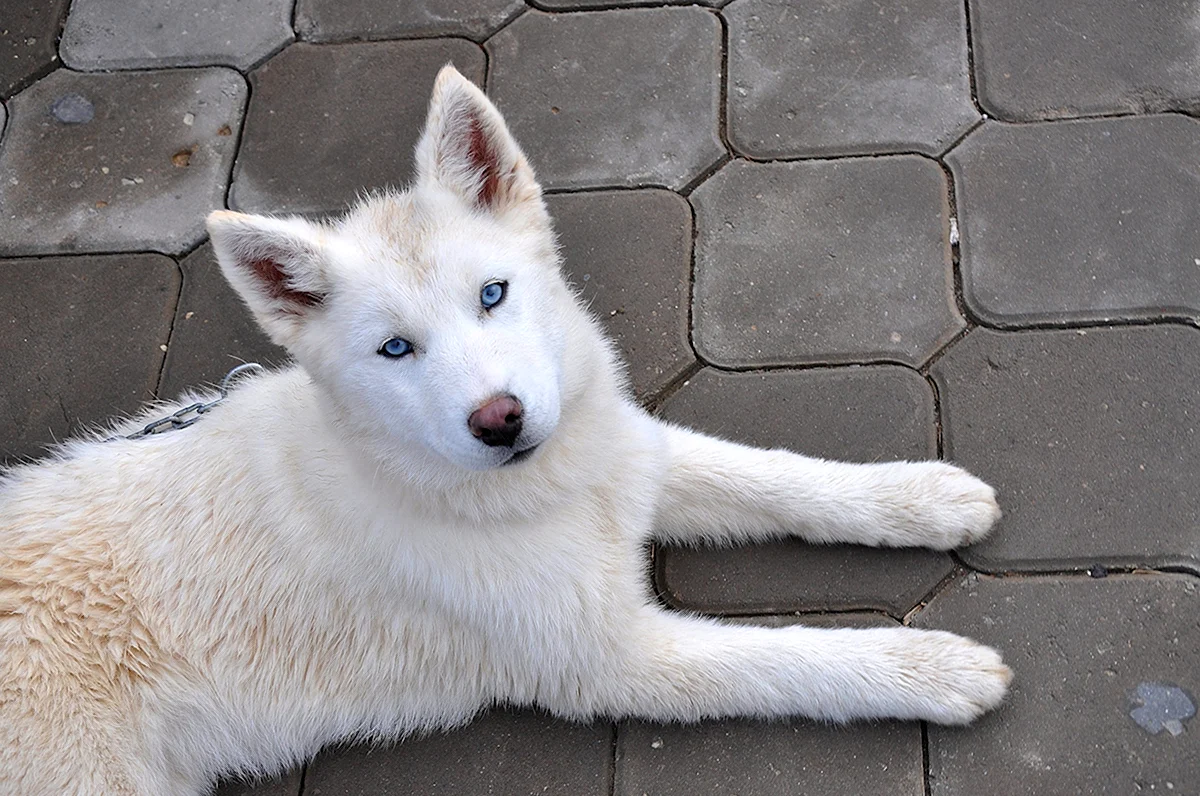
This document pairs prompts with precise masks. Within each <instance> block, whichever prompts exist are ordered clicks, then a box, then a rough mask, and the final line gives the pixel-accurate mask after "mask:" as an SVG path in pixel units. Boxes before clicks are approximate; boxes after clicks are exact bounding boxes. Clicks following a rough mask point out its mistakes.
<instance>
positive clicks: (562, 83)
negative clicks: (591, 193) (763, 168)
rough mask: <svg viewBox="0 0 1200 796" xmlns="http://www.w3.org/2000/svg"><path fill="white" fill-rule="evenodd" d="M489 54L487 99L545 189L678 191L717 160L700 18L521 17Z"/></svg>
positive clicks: (716, 94) (715, 57)
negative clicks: (493, 101) (496, 107)
mask: <svg viewBox="0 0 1200 796" xmlns="http://www.w3.org/2000/svg"><path fill="white" fill-rule="evenodd" d="M487 49H488V53H489V54H490V68H489V75H488V89H489V92H490V93H491V95H492V96H493V97H494V98H495V99H496V101H497V104H498V105H499V106H500V110H501V111H502V112H503V113H504V116H505V118H506V119H507V120H508V123H509V126H510V127H511V128H512V131H513V133H514V134H515V135H516V137H517V140H519V141H520V142H521V145H522V147H524V149H525V151H526V152H527V153H528V154H529V156H530V159H531V160H532V161H533V163H534V167H535V168H536V169H537V171H538V176H539V177H540V178H541V180H542V181H543V183H545V184H546V185H547V186H548V187H554V188H589V187H603V186H636V185H661V186H666V187H668V188H676V189H678V188H682V187H683V186H685V185H687V184H688V183H689V182H690V181H692V180H693V179H694V178H696V177H698V176H700V175H701V174H702V173H703V172H704V171H705V170H706V169H708V168H710V167H711V166H712V165H713V164H715V163H717V162H719V160H720V159H721V158H722V157H723V156H724V147H723V146H722V144H721V139H720V136H719V135H718V133H717V117H718V112H719V105H720V93H721V92H720V80H719V75H720V71H721V66H720V57H721V25H720V22H719V21H718V20H717V18H716V16H715V15H714V14H712V13H710V12H708V11H704V10H702V9H700V8H696V7H690V8H652V9H645V8H636V9H619V10H614V11H590V12H585V13H578V14H543V13H541V12H536V11H530V12H527V13H526V14H524V15H523V16H522V17H521V18H520V19H518V20H517V21H516V22H514V23H513V24H512V25H510V26H509V27H507V28H505V29H504V30H502V31H500V33H498V34H496V36H494V37H493V38H492V39H491V40H489V41H488V43H487Z"/></svg>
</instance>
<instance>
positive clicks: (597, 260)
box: [547, 189, 695, 397]
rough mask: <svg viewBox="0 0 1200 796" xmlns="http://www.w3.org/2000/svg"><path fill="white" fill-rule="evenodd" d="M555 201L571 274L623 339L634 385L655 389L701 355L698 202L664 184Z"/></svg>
mask: <svg viewBox="0 0 1200 796" xmlns="http://www.w3.org/2000/svg"><path fill="white" fill-rule="evenodd" d="M547 204H548V205H549V207H550V213H551V215H553V216H554V221H555V228H556V229H557V231H558V237H559V243H560V244H561V246H562V253H563V257H564V260H565V271H566V274H567V276H568V277H569V278H570V279H571V281H572V282H573V283H574V284H575V285H576V286H577V287H578V288H580V293H581V295H582V296H583V297H584V299H586V300H587V301H588V304H589V306H590V307H591V309H592V312H594V313H595V314H596V315H597V316H598V317H599V318H600V320H601V321H602V322H603V323H604V327H605V330H606V331H607V332H608V334H609V335H611V336H612V337H613V339H614V340H616V342H617V346H618V347H619V348H620V350H621V353H622V354H623V355H624V357H625V361H626V362H627V363H628V364H629V376H630V380H631V382H632V384H633V388H634V391H635V392H636V393H637V394H638V395H639V396H641V397H645V396H647V395H649V394H652V393H653V392H655V391H656V390H658V389H660V388H662V387H663V386H665V385H666V383H667V382H669V381H670V380H671V379H673V378H675V377H676V376H678V375H679V374H681V373H682V372H683V371H684V370H686V369H687V367H688V366H689V365H691V364H692V362H694V361H695V358H694V357H693V356H692V347H691V344H690V343H689V342H688V306H687V302H688V283H689V281H690V277H691V271H692V211H691V208H690V207H688V204H687V202H686V201H685V200H684V199H682V198H681V197H680V196H678V195H677V194H673V193H671V192H669V191H663V190H657V189H648V190H642V191H603V192H588V193H579V194H559V195H555V196H549V197H547Z"/></svg>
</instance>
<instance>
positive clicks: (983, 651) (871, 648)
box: [597, 608, 1012, 724]
mask: <svg viewBox="0 0 1200 796" xmlns="http://www.w3.org/2000/svg"><path fill="white" fill-rule="evenodd" d="M647 611H648V612H649V613H650V615H649V616H647V617H646V618H645V621H644V622H642V623H639V627H638V628H637V630H636V631H635V632H637V638H636V639H634V640H633V642H632V643H631V644H630V645H629V647H628V648H627V651H628V652H629V653H631V654H630V655H629V658H628V659H627V661H628V662H627V663H626V664H624V665H623V666H622V676H620V677H613V678H606V681H605V685H604V686H603V687H604V688H605V689H610V693H609V694H608V698H607V699H605V700H603V703H602V704H601V705H598V706H597V707H598V708H599V711H597V712H608V713H616V714H618V715H626V716H635V717H640V718H645V719H651V720H655V721H680V720H683V721H694V720H698V719H701V718H723V717H730V716H753V717H780V716H807V717H811V718H816V719H827V720H832V721H850V720H853V719H875V718H899V719H924V720H928V721H933V722H937V723H940V724H965V723H968V722H970V721H972V720H973V719H975V718H977V717H978V716H979V715H981V714H982V713H984V712H986V711H988V710H991V709H992V708H994V707H996V706H997V705H998V704H1000V702H1001V701H1002V700H1003V698H1004V694H1005V692H1006V690H1007V687H1008V683H1009V682H1010V681H1011V679H1012V673H1011V672H1010V671H1009V669H1008V668H1007V667H1006V666H1005V665H1004V664H1003V662H1002V661H1001V659H1000V655H999V654H998V653H997V652H996V651H995V650H992V649H991V648H989V647H985V646H983V645H981V644H978V643H976V642H974V641H971V640H970V639H966V638H962V637H961V636H955V635H953V634H950V633H944V632H940V631H924V630H913V629H909V628H880V629H867V630H857V629H853V630H852V629H832V630H830V629H817V628H808V627H785V628H763V627H752V626H739V625H732V624H726V623H723V622H721V621H720V620H709V619H703V618H700V617H694V616H687V615H683V614H674V613H670V612H665V611H660V610H657V609H650V608H648V609H647Z"/></svg>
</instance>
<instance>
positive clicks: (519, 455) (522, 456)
mask: <svg viewBox="0 0 1200 796" xmlns="http://www.w3.org/2000/svg"><path fill="white" fill-rule="evenodd" d="M540 445H541V443H540V442H539V443H537V444H536V445H530V446H529V447H528V448H526V449H525V450H521V451H517V452H516V453H514V454H513V455H512V456H510V457H508V461H506V462H505V463H504V464H503V465H502V466H504V467H507V466H508V465H510V464H519V463H521V462H523V461H525V460H526V459H528V458H529V457H530V456H532V455H533V452H534V451H536V450H537V449H538V447H539V446H540Z"/></svg>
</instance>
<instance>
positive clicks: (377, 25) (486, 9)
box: [296, 0, 525, 41]
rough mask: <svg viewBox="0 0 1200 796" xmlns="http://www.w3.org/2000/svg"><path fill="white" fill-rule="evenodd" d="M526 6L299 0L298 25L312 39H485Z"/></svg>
mask: <svg viewBox="0 0 1200 796" xmlns="http://www.w3.org/2000/svg"><path fill="white" fill-rule="evenodd" d="M524 8H525V3H524V1H523V0H470V2H467V1H466V0H409V2H405V3H396V2H395V0H299V2H298V3H297V5H296V31H297V32H298V33H299V34H300V36H301V38H303V39H306V40H308V41H337V40H346V39H367V40H370V39H400V38H405V37H409V36H466V37H467V38H470V39H474V40H475V41H482V40H483V39H485V38H487V37H488V36H490V35H491V34H492V33H493V32H495V31H496V30H498V29H499V28H500V27H501V26H503V25H504V24H505V23H506V22H508V21H509V20H511V19H513V18H514V17H515V16H516V15H517V14H519V13H521V11H522V10H523V9H524Z"/></svg>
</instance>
